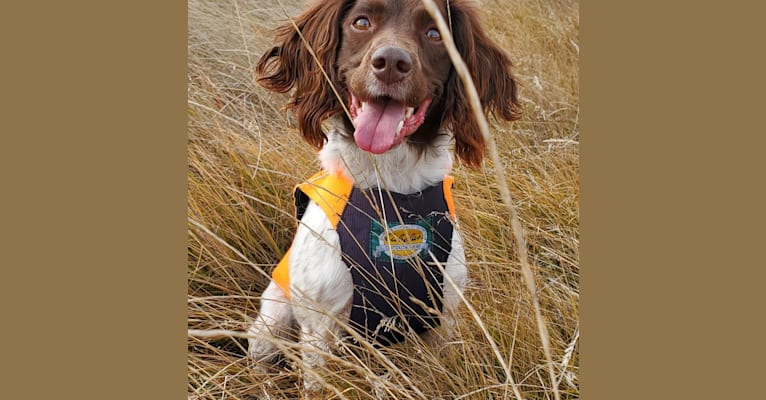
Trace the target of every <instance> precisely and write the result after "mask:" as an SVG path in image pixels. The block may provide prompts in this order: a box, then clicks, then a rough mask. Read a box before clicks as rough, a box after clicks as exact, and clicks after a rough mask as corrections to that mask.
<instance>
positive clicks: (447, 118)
mask: <svg viewBox="0 0 766 400" xmlns="http://www.w3.org/2000/svg"><path fill="white" fill-rule="evenodd" d="M437 4H438V5H439V7H440V9H441V12H442V15H444V16H445V19H446V20H447V21H448V24H449V25H450V29H451V31H452V36H453V38H454V40H455V43H456V46H457V48H458V50H459V52H460V54H461V56H462V57H463V59H464V60H465V62H466V64H467V66H468V68H469V70H470V72H471V75H472V77H473V79H474V84H475V85H476V88H477V90H478V93H479V97H480V99H481V101H482V104H483V107H484V111H485V112H487V113H494V114H495V115H497V116H498V117H501V118H503V119H506V120H514V119H517V118H518V116H519V104H518V100H517V93H516V91H517V85H516V82H515V81H514V78H513V76H512V74H511V71H510V68H511V62H510V60H509V59H508V57H507V55H506V54H505V52H504V51H502V50H501V49H500V48H499V47H498V46H497V45H496V44H495V43H493V42H492V41H491V40H490V38H489V37H488V36H487V35H486V33H485V32H484V31H483V30H482V28H481V26H480V24H479V22H478V19H477V10H476V4H475V3H474V2H473V1H469V0H451V1H449V0H439V1H437ZM294 22H295V26H294V25H293V23H292V22H291V23H287V24H285V25H283V26H281V27H279V28H278V29H277V31H276V32H277V35H276V39H277V42H278V43H279V44H278V45H277V46H275V47H273V48H271V49H270V50H269V51H267V52H266V53H265V54H264V55H263V56H262V58H261V59H260V61H259V62H258V65H257V71H256V72H257V75H258V82H259V83H260V84H261V85H263V86H264V87H265V88H267V89H269V90H273V91H276V92H282V93H285V92H290V91H292V95H291V98H290V101H289V103H288V104H287V109H289V110H292V111H293V112H294V113H295V115H296V117H297V121H298V128H299V130H300V133H301V134H302V136H303V137H304V138H305V140H306V141H307V142H308V143H310V144H311V145H313V146H314V147H316V148H317V149H320V152H319V159H320V161H321V164H322V168H323V170H324V171H325V172H326V173H328V174H330V175H339V176H342V177H343V178H344V179H346V180H348V181H350V182H352V183H353V186H354V187H355V188H358V189H359V190H362V191H370V190H372V192H368V193H378V192H379V191H380V190H383V191H388V192H392V193H398V194H401V195H404V196H413V195H418V194H419V193H421V192H423V191H424V190H427V189H428V188H430V187H434V186H437V185H439V184H440V183H441V182H442V181H444V179H445V176H446V175H448V174H449V172H450V170H451V169H452V164H453V158H452V154H453V150H454V153H455V154H456V155H457V157H458V158H459V159H460V160H461V161H462V162H463V163H464V164H466V165H468V166H470V167H478V166H479V165H480V164H481V161H482V157H483V153H484V148H485V143H484V140H483V137H482V135H481V133H480V131H479V128H478V125H477V123H476V121H475V119H474V117H473V114H472V112H471V108H470V106H469V104H468V96H467V94H466V93H465V91H464V89H463V85H462V83H461V82H460V81H459V79H458V77H457V76H456V73H455V71H454V69H453V67H452V64H451V62H450V60H449V57H448V55H447V51H446V49H445V46H444V44H443V42H442V37H441V35H440V33H439V31H438V29H436V25H435V24H434V22H433V20H432V19H431V17H430V15H429V14H428V13H427V11H426V10H425V8H424V7H423V5H422V4H421V1H420V0H319V1H315V2H314V3H313V4H312V5H310V6H309V7H308V8H307V9H306V10H305V11H304V12H303V13H302V14H300V15H299V16H298V17H297V18H295V20H294ZM296 26H297V28H298V30H299V31H300V33H298V30H296V29H295V28H296ZM323 124H326V126H329V130H328V131H327V132H326V133H325V131H324V130H323ZM375 196H377V195H375ZM383 197H387V195H385V194H384V195H381V196H379V198H383ZM299 208H300V207H299ZM301 211H302V217H301V220H300V224H299V226H298V229H297V232H296V235H295V239H294V241H293V245H292V248H291V250H290V254H291V255H290V258H289V261H287V262H286V265H287V268H288V269H289V284H288V286H287V287H284V286H282V285H279V284H278V283H277V282H276V281H272V282H271V283H270V284H269V286H268V287H267V288H266V290H265V291H264V293H263V295H262V297H261V306H260V313H259V315H258V317H257V318H256V320H255V321H254V323H253V325H252V326H251V327H250V329H249V333H250V334H252V337H253V338H252V339H250V347H249V353H250V356H251V357H253V359H254V360H255V361H256V362H269V361H271V360H273V359H274V356H275V355H277V347H276V345H275V344H274V342H275V341H274V340H273V338H275V337H276V338H288V337H293V334H294V333H297V337H298V338H299V340H300V342H301V344H302V345H303V346H302V349H303V351H302V357H303V362H304V367H306V368H312V367H316V366H321V365H322V364H323V363H324V361H323V358H322V356H321V354H322V353H324V352H326V351H329V350H330V348H331V344H332V343H333V342H334V340H336V338H337V337H338V335H340V334H341V332H340V329H339V322H347V321H349V316H350V314H351V312H352V311H351V310H352V303H354V297H355V294H354V293H355V287H357V282H356V278H352V270H353V269H354V268H353V265H352V263H349V261H348V259H347V257H346V256H345V255H344V250H342V249H341V244H340V238H339V229H338V228H337V227H336V226H335V225H334V224H333V223H331V221H330V219H329V218H328V214H327V211H326V210H323V208H322V207H321V206H320V205H318V204H317V203H316V201H314V200H309V201H308V203H307V205H306V206H305V208H304V209H303V210H301ZM389 218H392V216H391V215H389ZM449 245H450V246H449V247H450V250H449V254H448V256H447V258H446V261H444V262H442V263H439V264H440V266H441V267H443V270H441V269H440V271H442V272H443V274H446V275H448V276H449V277H450V278H451V281H452V282H454V283H455V284H454V285H451V284H444V280H443V279H444V278H443V275H439V274H438V273H437V274H436V276H439V277H441V279H440V280H439V282H438V286H440V288H439V291H441V293H440V294H441V295H440V296H439V301H438V302H436V303H434V304H436V305H437V306H440V307H439V308H441V309H440V310H439V311H440V313H439V314H438V318H439V321H438V322H436V323H432V324H431V325H432V326H438V325H441V326H442V327H444V329H445V330H446V331H447V332H448V331H449V330H450V328H451V327H452V326H453V325H454V316H455V313H456V310H457V308H458V306H459V302H460V300H459V295H458V293H457V291H462V290H463V288H464V286H465V283H466V280H467V271H466V267H465V258H464V250H463V242H462V240H461V238H460V235H459V233H458V232H457V230H455V231H454V233H453V234H452V236H451V239H450V243H449ZM389 261H390V260H389ZM425 261H430V260H425ZM392 263H393V262H392ZM426 264H428V262H426ZM405 284H406V283H405ZM356 290H357V292H358V288H357V289H356ZM296 328H297V332H296ZM400 328H401V327H400ZM428 328H429V327H428V326H427V327H426V328H425V331H426V332H425V334H426V335H429V334H431V333H432V332H433V331H434V330H433V329H431V330H429V329H428ZM361 329H362V331H364V327H362V328H361ZM403 329H405V330H406V329H407V327H406V326H404V328H403ZM368 333H369V332H368ZM304 385H305V387H306V389H307V390H313V389H316V388H317V387H318V382H317V381H316V380H315V379H313V378H312V377H311V376H309V375H306V376H305V377H304Z"/></svg>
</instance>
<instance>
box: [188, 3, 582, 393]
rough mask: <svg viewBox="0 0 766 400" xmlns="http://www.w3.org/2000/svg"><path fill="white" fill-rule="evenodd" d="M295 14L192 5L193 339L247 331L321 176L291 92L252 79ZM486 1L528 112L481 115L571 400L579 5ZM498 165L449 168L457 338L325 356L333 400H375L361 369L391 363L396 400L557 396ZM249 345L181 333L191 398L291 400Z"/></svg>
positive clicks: (286, 7)
mask: <svg viewBox="0 0 766 400" xmlns="http://www.w3.org/2000/svg"><path fill="white" fill-rule="evenodd" d="M280 3H281V4H280ZM301 4H302V2H301V1H296V0H282V1H281V2H280V1H276V0H251V1H241V0H231V1H224V2H214V1H202V0H190V2H189V53H188V57H189V69H188V74H189V76H188V81H189V86H188V91H189V92H188V97H189V106H188V115H189V147H188V163H189V172H188V190H189V197H188V214H189V249H188V252H189V266H188V286H189V291H188V314H189V328H190V329H195V330H217V329H223V330H233V331H243V330H244V329H245V328H246V326H247V324H248V321H249V319H250V318H252V317H253V316H254V315H255V313H256V310H257V309H258V301H259V298H258V296H259V294H260V292H261V290H262V289H263V288H264V287H265V285H266V284H267V282H268V274H269V273H270V271H271V269H272V268H273V267H274V265H275V264H276V262H277V261H278V260H279V258H280V257H281V255H282V254H283V251H285V250H286V249H287V247H288V246H289V244H290V241H291V239H292V234H293V232H294V227H295V222H294V220H293V217H292V215H291V213H292V210H293V205H292V198H291V193H292V188H293V187H294V185H295V184H297V183H298V182H300V181H301V180H302V179H304V178H306V177H308V176H310V175H311V174H312V173H313V172H315V171H316V170H317V168H318V163H317V162H316V161H315V155H314V153H313V151H312V150H311V149H310V148H309V146H308V145H306V144H304V143H303V142H302V141H301V140H300V139H299V136H298V134H297V132H296V131H295V128H294V127H293V124H292V123H291V121H290V120H289V118H290V117H289V116H286V115H284V114H283V113H281V112H280V111H279V107H280V106H281V104H283V102H284V100H285V98H284V97H282V96H280V95H275V94H271V93H268V92H266V91H265V90H263V89H262V88H260V87H258V86H257V85H256V84H255V83H254V79H253V76H252V70H253V66H254V63H255V60H257V58H258V57H259V56H260V54H261V52H262V51H264V50H265V49H266V48H267V46H269V45H270V44H272V42H271V37H272V36H271V33H270V29H271V28H273V27H274V26H276V24H277V23H279V22H280V21H281V20H283V19H284V18H285V15H286V14H285V13H287V14H290V15H295V14H296V12H297V11H298V10H299V9H300V7H301ZM481 4H482V7H481V9H482V11H483V13H484V15H483V17H484V22H485V26H486V27H487V28H488V30H489V32H490V34H491V36H492V37H493V38H495V39H496V40H497V41H498V42H499V43H501V44H502V45H503V46H504V47H505V48H506V49H507V51H508V52H509V54H510V55H511V57H512V59H513V60H514V62H515V65H516V69H515V72H516V75H517V77H518V78H519V80H520V82H521V84H522V89H521V99H522V105H523V108H524V117H523V118H522V119H521V120H520V121H517V122H515V123H513V124H505V123H497V122H496V121H491V122H493V126H492V133H493V135H494V137H495V139H496V141H497V144H498V147H499V149H500V152H501V153H500V155H501V160H502V164H503V165H501V166H500V168H502V170H503V171H504V173H505V176H506V178H507V180H508V182H509V184H510V189H511V193H512V195H513V196H514V201H515V204H516V207H517V212H518V214H519V217H520V219H521V222H522V224H523V227H524V233H525V235H526V239H527V248H528V253H529V257H530V264H531V266H532V269H533V272H534V274H535V280H536V285H537V288H538V296H539V299H540V304H541V307H542V314H543V317H544V320H545V323H546V325H547V327H548V331H549V334H550V342H551V353H552V360H553V364H554V370H555V377H554V380H555V386H556V388H557V390H558V392H559V394H560V397H561V398H566V399H570V398H578V397H579V388H578V376H579V356H578V347H579V346H578V338H579V323H578V321H579V309H578V304H579V252H578V245H579V207H578V200H579V177H578V164H579V150H578V142H579V124H578V111H579V104H578V96H579V86H578V75H579V71H578V53H579V47H578V44H579V36H578V29H579V15H578V5H577V2H575V1H556V2H551V3H549V2H545V1H541V0H517V1H501V0H483V1H481ZM495 167H496V166H495V165H492V163H491V162H488V161H485V165H484V168H483V169H482V170H481V171H469V170H467V169H466V168H462V167H459V166H458V168H456V170H455V171H454V175H455V177H456V179H457V182H456V185H455V202H456V204H457V205H458V216H459V218H460V221H461V229H462V232H463V235H464V238H465V241H466V251H467V258H468V260H467V263H468V268H469V271H470V277H471V282H470V284H469V287H468V289H467V291H466V298H467V300H468V302H469V303H470V304H471V305H472V307H473V308H474V309H475V310H476V314H471V313H470V312H468V310H467V307H464V309H463V310H464V313H463V314H462V315H461V316H460V318H459V321H458V329H457V332H456V334H455V337H454V338H453V340H452V341H451V342H449V343H448V344H447V345H446V346H445V348H444V349H443V351H441V352H440V354H433V353H432V352H430V351H427V350H426V349H424V348H422V346H420V345H419V344H417V343H415V344H405V345H402V346H396V347H394V348H390V349H386V350H384V351H383V352H369V353H371V354H366V353H365V352H362V353H354V354H340V355H339V356H337V357H334V358H332V359H331V360H330V363H329V366H328V368H327V370H326V371H321V373H322V376H323V377H324V378H325V379H326V380H327V381H328V383H329V384H330V385H331V386H332V387H333V388H334V390H328V391H327V393H326V395H327V397H328V398H349V399H368V398H372V397H371V395H370V393H371V388H372V385H373V384H372V383H371V382H372V381H374V380H375V376H377V375H376V374H375V373H374V372H375V371H372V370H368V369H367V368H366V367H364V365H367V364H369V365H372V366H373V367H371V368H375V367H374V366H375V365H379V364H381V363H384V362H385V360H384V359H383V357H385V358H386V359H387V360H390V361H392V362H393V367H392V366H389V367H388V368H387V369H388V370H390V371H392V372H391V374H390V377H389V378H388V379H387V380H385V381H379V382H378V383H377V385H378V387H379V389H382V390H383V391H386V392H387V393H388V394H389V395H390V397H391V398H397V399H403V398H425V399H433V398H444V399H458V398H460V399H463V398H465V399H498V398H516V397H517V394H521V395H522V396H523V398H526V399H545V398H554V388H553V387H554V384H553V383H552V382H551V377H550V376H549V373H548V366H547V364H546V358H545V356H544V353H543V350H542V349H543V347H542V341H541V338H540V335H539V333H538V332H539V331H538V327H537V322H536V318H535V314H534V309H533V306H532V298H531V295H530V292H529V290H528V289H527V288H526V286H525V285H524V283H523V280H522V275H521V266H520V263H519V260H518V257H517V256H516V254H515V253H516V252H515V250H514V246H513V243H514V242H513V234H512V231H511V228H510V224H509V218H510V217H509V213H508V210H507V209H506V208H505V207H504V206H503V204H502V202H501V200H500V197H499V193H498V191H497V189H496V187H497V184H496V182H495V178H494V173H493V172H492V171H493V168H495ZM487 336H489V338H491V341H492V342H494V344H495V345H496V346H497V348H498V349H499V352H495V351H493V350H492V349H491V347H490V343H489V340H490V339H488V337H487ZM245 349H246V342H245V341H244V340H242V339H234V338H230V337H198V336H193V335H190V336H189V341H188V351H189V357H188V375H189V381H188V384H189V386H188V392H189V398H190V399H197V398H200V399H253V398H258V399H282V398H297V397H299V395H300V390H299V389H300V385H299V384H300V380H299V379H298V373H297V372H296V371H295V370H294V369H293V368H292V367H291V363H289V362H286V363H284V365H283V368H279V369H276V370H274V371H271V372H268V373H257V372H255V371H254V370H253V369H251V368H249V366H248V361H247V359H246V358H245ZM357 357H358V358H366V359H367V361H365V362H359V360H357ZM500 359H502V360H503V362H500ZM504 363H505V364H506V365H508V366H509V370H510V374H508V373H507V372H508V371H506V370H505V369H504V368H503V367H502V365H503V364H504ZM376 371H379V370H376Z"/></svg>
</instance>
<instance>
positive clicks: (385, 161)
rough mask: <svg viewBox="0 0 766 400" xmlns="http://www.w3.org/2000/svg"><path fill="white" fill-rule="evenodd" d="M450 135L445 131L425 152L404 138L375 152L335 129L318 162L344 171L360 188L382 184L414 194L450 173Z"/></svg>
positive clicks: (329, 167)
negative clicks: (386, 148) (378, 152)
mask: <svg viewBox="0 0 766 400" xmlns="http://www.w3.org/2000/svg"><path fill="white" fill-rule="evenodd" d="M451 138H452V135H451V134H449V133H448V132H446V131H445V132H444V133H443V134H442V135H439V136H438V137H437V138H436V139H435V140H434V142H433V146H432V147H431V148H430V149H428V150H427V151H425V152H423V153H420V152H418V151H417V150H415V149H414V148H413V147H412V146H409V145H408V144H407V143H406V141H405V142H404V143H402V144H400V145H397V146H395V147H394V148H392V149H391V150H389V151H387V152H385V153H384V154H377V155H375V154H371V153H368V152H365V151H363V150H361V149H360V148H359V147H357V146H356V144H355V143H354V142H353V140H350V138H346V137H344V136H343V135H342V134H341V133H340V132H339V131H338V129H337V128H333V129H332V130H331V131H330V133H329V134H328V135H327V143H326V144H325V145H324V147H323V148H322V151H320V152H319V161H321V163H322V167H323V168H324V169H325V170H327V171H330V172H333V173H334V172H341V173H343V174H344V175H345V176H346V177H348V178H350V179H351V180H352V181H354V186H357V187H359V188H360V189H369V188H372V187H381V188H384V189H388V190H390V191H392V192H396V193H401V194H412V193H416V192H419V191H421V190H423V189H425V188H427V187H429V186H433V185H435V184H436V183H438V182H440V181H442V180H443V179H444V176H445V175H447V174H449V173H450V171H451V170H452V151H451V149H450V140H451Z"/></svg>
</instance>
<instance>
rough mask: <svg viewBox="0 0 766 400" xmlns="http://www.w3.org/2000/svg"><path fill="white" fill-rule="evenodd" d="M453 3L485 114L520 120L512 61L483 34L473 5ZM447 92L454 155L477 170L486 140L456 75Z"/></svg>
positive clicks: (458, 36) (457, 34) (458, 38)
mask: <svg viewBox="0 0 766 400" xmlns="http://www.w3.org/2000/svg"><path fill="white" fill-rule="evenodd" d="M450 3H451V15H452V36H453V38H454V39H455V45H456V46H457V48H458V51H459V52H460V55H461V56H462V57H463V60H465V63H466V65H467V66H468V70H469V71H470V73H471V76H472V77H473V81H474V84H475V85H476V90H477V91H478V93H479V99H480V100H481V104H482V107H483V108H484V112H485V113H494V114H495V115H496V116H497V117H501V118H503V119H505V120H508V121H513V120H516V119H518V118H519V117H520V116H521V113H520V105H519V100H518V98H517V87H516V86H517V85H516V80H515V79H514V77H513V74H512V73H511V61H510V59H509V58H508V56H507V55H506V53H505V52H504V51H503V50H502V49H500V48H499V47H498V46H497V44H495V43H494V42H493V41H492V40H491V39H490V38H489V37H488V36H487V34H486V33H485V32H484V31H483V30H482V28H481V25H480V24H479V20H478V15H477V12H476V9H475V8H474V5H473V4H472V3H470V2H466V1H451V2H450ZM445 92H446V93H445V97H446V104H445V108H446V114H445V116H446V118H447V119H448V121H447V122H448V123H449V124H450V125H451V127H452V130H453V132H454V134H455V153H456V154H457V156H458V157H459V158H460V160H461V161H463V162H464V163H465V164H466V165H468V166H470V167H478V166H479V165H480V164H481V161H482V158H483V157H484V149H485V143H484V138H483V136H482V135H481V131H480V130H479V125H478V123H477V122H476V119H475V118H474V117H473V111H472V110H471V106H470V103H469V101H468V94H467V93H466V92H465V89H464V88H463V83H462V81H460V78H459V77H458V76H457V75H456V74H455V73H454V72H453V73H452V75H451V76H450V78H449V80H448V82H447V85H446V87H445Z"/></svg>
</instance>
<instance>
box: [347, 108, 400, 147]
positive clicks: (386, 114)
mask: <svg viewBox="0 0 766 400" xmlns="http://www.w3.org/2000/svg"><path fill="white" fill-rule="evenodd" d="M403 119H404V104H402V103H398V102H396V101H393V100H385V101H383V102H381V103H376V102H372V101H369V102H367V103H366V104H365V105H364V111H361V112H359V113H358V114H357V116H356V119H354V124H355V125H356V131H355V132H354V140H356V144H357V146H359V148H361V149H362V150H364V151H369V152H370V153H374V154H382V153H385V152H386V151H388V149H390V148H391V147H392V146H393V145H394V144H396V143H397V135H396V128H397V127H398V126H399V122H400V121H402V120H403Z"/></svg>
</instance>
